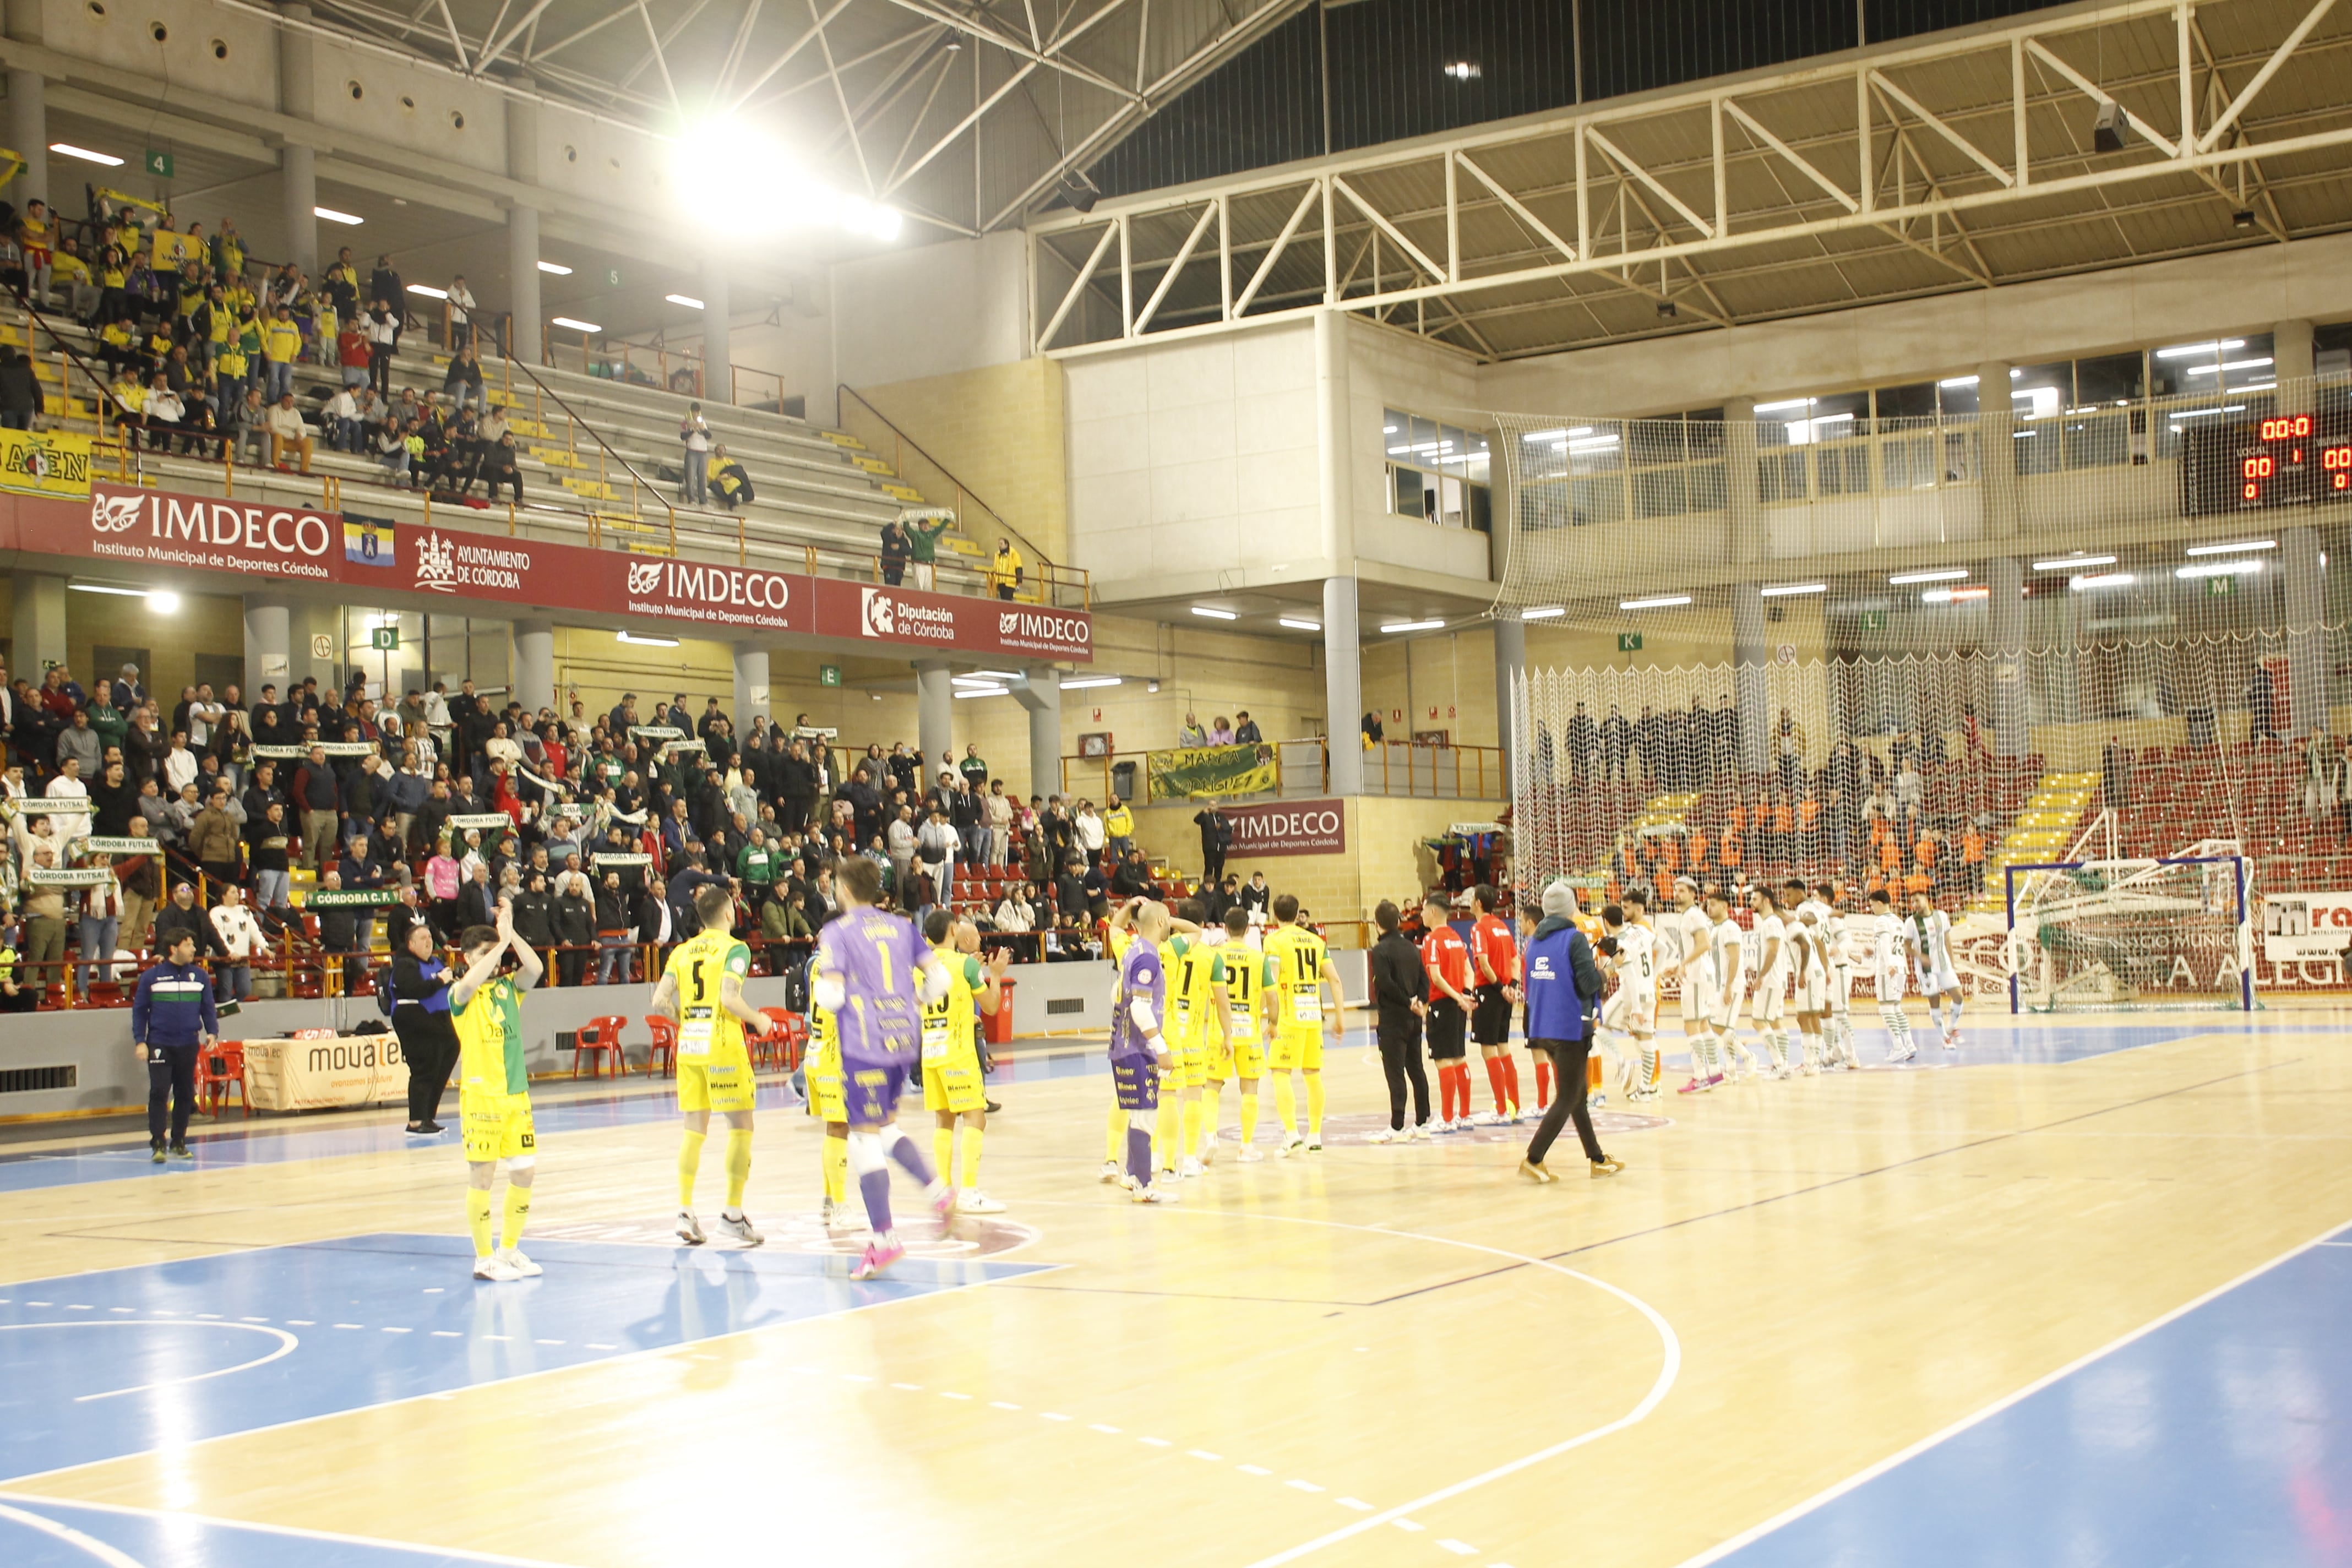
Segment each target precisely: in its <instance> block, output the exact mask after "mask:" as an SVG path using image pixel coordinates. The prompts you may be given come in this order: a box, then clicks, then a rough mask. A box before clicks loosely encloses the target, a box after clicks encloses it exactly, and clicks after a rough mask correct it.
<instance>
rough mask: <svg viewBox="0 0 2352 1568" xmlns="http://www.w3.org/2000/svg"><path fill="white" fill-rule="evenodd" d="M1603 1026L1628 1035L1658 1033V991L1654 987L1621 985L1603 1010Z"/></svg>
mask: <svg viewBox="0 0 2352 1568" xmlns="http://www.w3.org/2000/svg"><path fill="white" fill-rule="evenodd" d="M1601 1027H1602V1028H1604V1029H1615V1030H1617V1031H1619V1032H1620V1033H1622V1034H1628V1035H1654V1034H1656V1033H1657V1032H1658V989H1657V987H1656V986H1654V985H1626V984H1622V983H1621V984H1619V985H1618V987H1617V994H1615V995H1613V996H1612V997H1610V998H1609V1001H1608V1003H1607V1004H1606V1005H1603V1006H1602V1007H1601Z"/></svg>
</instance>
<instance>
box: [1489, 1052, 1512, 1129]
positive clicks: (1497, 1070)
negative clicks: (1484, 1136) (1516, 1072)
mask: <svg viewBox="0 0 2352 1568" xmlns="http://www.w3.org/2000/svg"><path fill="white" fill-rule="evenodd" d="M1510 1065H1511V1058H1508V1057H1488V1058H1486V1082H1487V1084H1488V1085H1489V1086H1491V1087H1492V1088H1493V1089H1494V1091H1495V1114H1496V1115H1497V1116H1500V1115H1502V1114H1503V1112H1504V1111H1506V1110H1509V1109H1510V1104H1509V1098H1508V1096H1507V1095H1506V1094H1505V1093H1504V1092H1503V1069H1504V1068H1507V1067H1508V1066H1510Z"/></svg>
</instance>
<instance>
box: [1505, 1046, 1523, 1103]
mask: <svg viewBox="0 0 2352 1568" xmlns="http://www.w3.org/2000/svg"><path fill="white" fill-rule="evenodd" d="M1502 1063H1503V1082H1504V1084H1505V1085H1506V1086H1507V1088H1508V1089H1509V1090H1510V1101H1511V1103H1512V1104H1513V1105H1517V1104H1518V1103H1519V1059H1518V1058H1517V1057H1511V1056H1507V1057H1504V1058H1502Z"/></svg>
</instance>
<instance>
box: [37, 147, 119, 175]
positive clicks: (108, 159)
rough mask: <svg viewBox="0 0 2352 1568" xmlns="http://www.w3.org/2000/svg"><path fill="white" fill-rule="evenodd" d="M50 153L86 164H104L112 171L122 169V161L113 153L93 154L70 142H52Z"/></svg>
mask: <svg viewBox="0 0 2352 1568" xmlns="http://www.w3.org/2000/svg"><path fill="white" fill-rule="evenodd" d="M49 151H50V152H52V153H64V154H65V155H66V156H67V157H68V158H79V159H80V160H81V161H82V162H83V163H103V164H105V165H106V166H107V167H108V168H110V169H119V168H121V167H122V160H121V159H120V158H118V157H116V156H114V154H112V153H93V152H91V151H90V150H89V148H87V147H77V146H75V145H74V144H73V143H72V142H50V143H49Z"/></svg>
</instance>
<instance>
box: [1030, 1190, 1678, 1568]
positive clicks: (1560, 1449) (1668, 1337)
mask: <svg viewBox="0 0 2352 1568" xmlns="http://www.w3.org/2000/svg"><path fill="white" fill-rule="evenodd" d="M1036 1206H1040V1207H1045V1206H1052V1207H1058V1208H1077V1207H1086V1206H1100V1205H1079V1204H1075V1203H1065V1202H1060V1201H1057V1200H1050V1199H1049V1200H1045V1201H1044V1202H1042V1203H1039V1204H1038V1205H1036ZM1165 1212H1167V1213H1170V1214H1175V1215H1195V1216H1199V1217H1201V1218H1203V1219H1251V1220H1265V1221H1268V1222H1270V1223H1273V1224H1276V1225H1304V1226H1314V1227H1315V1228H1317V1229H1318V1230H1352V1231H1360V1232H1361V1233H1363V1234H1365V1235H1367V1236H1386V1237H1396V1238H1398V1239H1400V1240H1404V1241H1425V1242H1428V1243H1430V1244H1431V1245H1433V1246H1435V1247H1460V1248H1461V1249H1462V1250H1464V1251H1465V1252H1483V1253H1485V1254H1486V1255H1487V1256H1488V1257H1491V1258H1509V1259H1511V1260H1512V1261H1513V1262H1515V1263H1524V1264H1526V1265H1528V1267H1529V1268H1542V1269H1547V1270H1549V1272H1551V1273H1554V1274H1560V1275H1565V1276H1566V1277H1567V1278H1569V1279H1574V1280H1576V1281H1578V1282H1579V1283H1580V1284H1585V1285H1591V1286H1592V1287H1594V1288H1595V1289H1601V1290H1605V1291H1607V1292H1608V1293H1609V1294H1610V1295H1612V1296H1614V1297H1616V1298H1617V1299H1618V1300H1621V1301H1622V1302H1624V1303H1625V1304H1626V1305H1627V1306H1629V1307H1632V1308H1633V1310H1635V1311H1637V1312H1639V1313H1641V1314H1642V1316H1643V1317H1644V1318H1647V1319H1648V1320H1649V1321H1650V1326H1651V1327H1652V1328H1654V1329H1655V1330H1656V1331H1657V1333H1658V1340H1659V1343H1660V1344H1661V1345H1662V1346H1663V1347H1664V1352H1665V1353H1664V1360H1663V1361H1662V1363H1660V1365H1659V1367H1658V1375H1657V1378H1656V1380H1655V1381H1654V1382H1653V1383H1652V1384H1650V1392H1649V1393H1647V1394H1643V1396H1642V1401H1641V1403H1640V1404H1638V1405H1634V1406H1633V1409H1631V1410H1629V1411H1627V1412H1626V1413H1625V1414H1624V1415H1621V1416H1619V1417H1618V1418H1617V1419H1616V1420H1614V1421H1612V1422H1610V1423H1608V1424H1607V1425H1606V1426H1595V1427H1594V1428H1593V1429H1592V1430H1591V1431H1590V1432H1583V1433H1580V1434H1578V1435H1577V1436H1573V1437H1570V1438H1568V1439H1567V1440H1565V1441H1564V1442H1559V1443H1554V1444H1553V1445H1552V1446H1551V1447H1549V1448H1538V1449H1537V1450H1536V1451H1535V1452H1534V1453H1532V1454H1528V1455H1524V1456H1522V1457H1521V1458H1516V1459H1513V1460H1511V1461H1509V1462H1508V1463H1507V1464H1501V1465H1497V1466H1496V1467H1495V1468H1493V1469H1491V1470H1487V1471H1486V1472H1485V1473H1484V1474H1481V1475H1475V1476H1472V1477H1470V1478H1469V1479H1466V1480H1459V1481H1456V1482H1454V1484H1453V1485H1452V1486H1449V1487H1440V1488H1439V1489H1437V1490H1435V1491H1433V1492H1431V1493H1429V1494H1428V1495H1427V1496H1425V1497H1418V1498H1415V1499H1413V1500H1412V1501H1411V1502H1406V1503H1400V1504H1398V1505H1397V1506H1396V1507H1394V1508H1390V1509H1382V1510H1381V1511H1379V1512H1378V1513H1372V1514H1367V1515H1366V1516H1365V1517H1364V1518H1362V1519H1360V1520H1358V1521H1356V1522H1354V1523H1353V1524H1348V1525H1342V1526H1341V1527H1340V1528H1339V1529H1338V1530H1335V1531H1330V1532H1329V1533H1328V1534H1324V1535H1318V1536H1317V1537H1316V1538H1315V1539H1314V1540H1312V1541H1308V1542H1301V1543H1300V1544H1299V1545H1297V1546H1293V1547H1290V1548H1287V1549H1286V1550H1285V1551H1281V1552H1276V1553H1274V1554H1273V1555H1272V1556H1270V1557H1261V1558H1259V1559H1258V1560H1257V1561H1256V1562H1255V1563H1251V1564H1250V1565H1249V1568H1277V1565H1278V1564H1280V1563H1295V1562H1297V1560H1298V1559H1300V1558H1302V1557H1305V1556H1307V1555H1309V1554H1310V1553H1313V1552H1320V1551H1321V1550H1323V1548H1325V1547H1327V1546H1336V1545H1338V1544H1339V1542H1342V1541H1348V1540H1351V1539H1353V1538H1354V1537H1356V1536H1359V1535H1361V1534H1362V1533H1363V1532H1364V1531H1368V1530H1372V1529H1376V1528H1378V1527H1379V1526H1381V1525H1383V1524H1387V1523H1389V1522H1390V1521H1400V1522H1402V1520H1403V1516H1404V1515H1406V1514H1409V1513H1416V1512H1419V1511H1420V1510H1423V1509H1425V1508H1428V1507H1430V1506H1432V1505H1433V1504H1435V1503H1441V1502H1444V1501H1445V1500H1447V1499H1448V1498H1454V1497H1459V1496H1461V1495H1462V1494H1463V1493H1464V1492H1466V1491H1472V1490H1475V1489H1477V1488H1479V1487H1483V1486H1485V1485H1486V1483H1487V1482H1489V1481H1497V1480H1500V1479H1503V1478H1504V1477H1505V1476H1509V1475H1516V1474H1517V1472H1519V1471H1521V1470H1524V1469H1526V1468H1528V1467H1529V1466H1531V1465H1540V1464H1542V1463H1543V1462H1544V1461H1545V1460H1547V1459H1556V1458H1559V1456H1560V1455H1562V1454H1566V1453H1570V1452H1571V1451H1573V1450H1575V1449H1578V1448H1581V1447H1584V1446H1585V1445H1586V1444H1587V1443H1591V1442H1597V1441H1598V1440H1600V1439H1601V1438H1602V1437H1607V1436H1612V1435H1613V1434H1615V1433H1618V1432H1622V1431H1623V1430H1625V1428H1627V1427H1628V1426H1635V1425H1637V1424H1639V1423H1640V1422H1642V1421H1643V1420H1646V1419H1647V1418H1648V1417H1649V1415H1650V1412H1652V1411H1653V1410H1655V1409H1656V1408H1657V1407H1658V1405H1659V1403H1660V1402H1661V1401H1663V1400H1664V1398H1665V1397H1666V1394H1667V1393H1668V1392H1669V1391H1670V1390H1672V1389H1673V1387H1674V1386H1675V1378H1677V1377H1678V1376H1680V1375H1681V1373H1682V1365H1683V1346H1682V1341H1680V1340H1679V1339H1677V1338H1675V1328H1674V1325H1673V1324H1672V1323H1669V1322H1667V1321H1666V1320H1665V1318H1664V1315H1663V1314H1661V1313H1660V1312H1659V1311H1658V1310H1657V1309H1656V1308H1654V1307H1653V1306H1651V1305H1650V1304H1649V1303H1648V1302H1647V1301H1644V1300H1642V1299H1641V1298H1640V1297H1639V1296H1636V1295H1634V1294H1633V1292H1632V1291H1630V1290H1626V1289H1622V1288H1620V1287H1618V1286H1615V1285H1612V1284H1611V1283H1609V1281H1607V1280H1606V1279H1595V1278H1593V1277H1592V1276H1591V1275H1590V1274H1581V1273H1579V1272H1578V1271H1577V1270H1575V1269H1573V1268H1567V1267H1565V1266H1563V1265H1561V1264H1558V1263H1552V1262H1549V1261H1547V1260H1546V1259H1544V1258H1529V1257H1528V1256H1527V1254H1525V1253H1521V1252H1510V1251H1507V1250H1505V1249H1504V1248H1502V1247H1486V1246H1484V1245H1482V1244H1480V1243H1478V1242H1475V1241H1456V1240H1454V1238H1453V1237H1444V1236H1426V1235H1423V1233H1421V1232H1419V1231H1412V1230H1394V1229H1391V1228H1390V1227H1388V1226H1372V1225H1349V1224H1347V1223H1345V1222H1344V1221H1340V1220H1335V1219H1305V1218H1301V1217H1299V1216H1297V1215H1274V1214H1249V1213H1242V1212H1237V1211H1230V1210H1223V1209H1187V1208H1185V1207H1183V1205H1175V1206H1173V1207H1171V1208H1170V1209H1168V1210H1167V1211H1165ZM1404 1527H1405V1528H1406V1529H1409V1530H1412V1529H1418V1528H1420V1527H1419V1526H1417V1525H1412V1524H1410V1523H1407V1524H1405V1526H1404Z"/></svg>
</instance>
